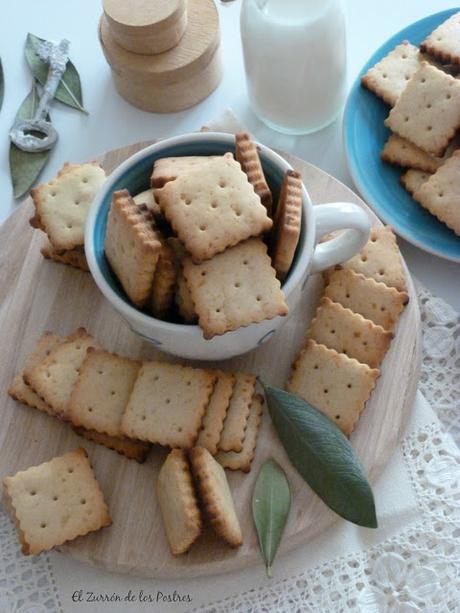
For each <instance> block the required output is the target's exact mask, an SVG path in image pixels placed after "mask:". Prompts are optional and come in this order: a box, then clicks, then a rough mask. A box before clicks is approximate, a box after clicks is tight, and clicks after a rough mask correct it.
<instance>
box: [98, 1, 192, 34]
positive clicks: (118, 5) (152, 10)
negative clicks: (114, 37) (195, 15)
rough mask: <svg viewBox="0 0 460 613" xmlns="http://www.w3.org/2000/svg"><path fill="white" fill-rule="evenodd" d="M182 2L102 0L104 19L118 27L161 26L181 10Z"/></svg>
mask: <svg viewBox="0 0 460 613" xmlns="http://www.w3.org/2000/svg"><path fill="white" fill-rule="evenodd" d="M183 4H184V3H183V1H182V0H128V2H127V1H126V0H103V3H102V6H103V9H104V13H105V14H106V17H107V18H109V19H111V20H112V21H113V22H115V23H117V24H119V25H120V26H128V27H133V28H137V27H143V26H151V25H155V24H161V23H163V22H164V21H166V20H168V19H171V18H173V17H174V15H175V14H176V13H177V12H178V11H182V10H183V8H184V7H183Z"/></svg>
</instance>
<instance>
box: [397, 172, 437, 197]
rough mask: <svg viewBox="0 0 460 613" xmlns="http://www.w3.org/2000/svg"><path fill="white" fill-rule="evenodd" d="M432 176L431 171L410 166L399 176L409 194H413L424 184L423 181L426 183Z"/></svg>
mask: <svg viewBox="0 0 460 613" xmlns="http://www.w3.org/2000/svg"><path fill="white" fill-rule="evenodd" d="M430 177H431V173H429V172H425V171H423V170H415V169H413V168H409V169H408V170H406V172H405V173H404V174H402V175H401V176H400V177H399V181H400V183H401V185H402V186H403V187H404V188H405V189H406V190H407V191H408V192H409V194H411V195H412V194H413V193H414V192H416V191H417V190H418V189H419V188H420V187H421V186H422V184H423V183H425V181H428V179H429V178H430Z"/></svg>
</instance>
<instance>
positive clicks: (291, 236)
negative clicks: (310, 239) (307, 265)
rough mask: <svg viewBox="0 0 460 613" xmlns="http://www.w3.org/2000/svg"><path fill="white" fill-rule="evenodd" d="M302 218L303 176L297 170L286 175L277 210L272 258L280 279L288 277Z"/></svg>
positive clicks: (289, 171)
mask: <svg viewBox="0 0 460 613" xmlns="http://www.w3.org/2000/svg"><path fill="white" fill-rule="evenodd" d="M301 220H302V178H301V176H300V173H298V172H296V171H295V170H288V171H287V172H286V174H285V175H284V181H283V185H282V186H281V194H280V197H279V200H278V205H277V207H276V212H275V220H274V232H273V247H272V254H273V255H272V259H273V267H274V269H275V270H276V274H277V277H278V279H280V280H281V281H282V280H283V279H284V278H285V277H286V275H287V274H288V272H289V269H290V268H291V265H292V262H293V260H294V255H295V250H296V248H297V243H298V242H299V237H300V227H301Z"/></svg>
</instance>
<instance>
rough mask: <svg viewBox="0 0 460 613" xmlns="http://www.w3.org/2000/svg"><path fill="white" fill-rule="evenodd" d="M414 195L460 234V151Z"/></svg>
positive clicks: (427, 208)
mask: <svg viewBox="0 0 460 613" xmlns="http://www.w3.org/2000/svg"><path fill="white" fill-rule="evenodd" d="M413 197H414V199H415V200H417V202H419V203H420V204H421V205H422V206H423V208H425V209H426V210H427V211H429V212H430V213H431V214H432V215H435V216H436V217H437V218H438V219H439V220H440V221H442V222H443V223H445V224H446V226H447V227H448V228H450V229H451V230H453V231H454V232H455V234H456V235H457V236H460V151H456V152H455V153H454V154H453V155H452V157H450V158H449V159H448V160H447V161H446V162H444V164H443V165H442V166H441V167H440V168H439V169H438V170H437V171H436V172H435V173H434V174H433V175H431V177H430V178H429V179H428V180H427V181H425V182H423V183H422V185H420V187H419V188H418V189H417V190H416V191H415V192H414V194H413Z"/></svg>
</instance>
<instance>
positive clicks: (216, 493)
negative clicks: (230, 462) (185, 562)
mask: <svg viewBox="0 0 460 613" xmlns="http://www.w3.org/2000/svg"><path fill="white" fill-rule="evenodd" d="M190 461H191V464H192V473H193V476H194V477H195V482H196V483H197V486H198V491H199V493H200V499H201V501H202V503H203V506H204V510H205V513H206V516H207V518H208V519H209V522H210V523H211V525H212V527H213V528H214V530H215V532H216V534H217V535H218V536H220V538H222V539H223V540H224V541H226V542H227V543H228V544H229V545H230V546H231V547H239V546H240V545H241V544H242V543H243V535H242V533H241V528H240V522H239V521H238V516H237V514H236V511H235V505H234V503H233V498H232V492H231V491H230V486H229V485H228V481H227V475H226V474H225V470H224V469H223V468H222V466H221V465H220V464H219V463H218V462H216V460H215V459H214V458H213V457H212V455H211V454H210V453H209V451H208V450H207V449H205V448H204V447H194V448H193V449H192V450H191V452H190Z"/></svg>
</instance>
